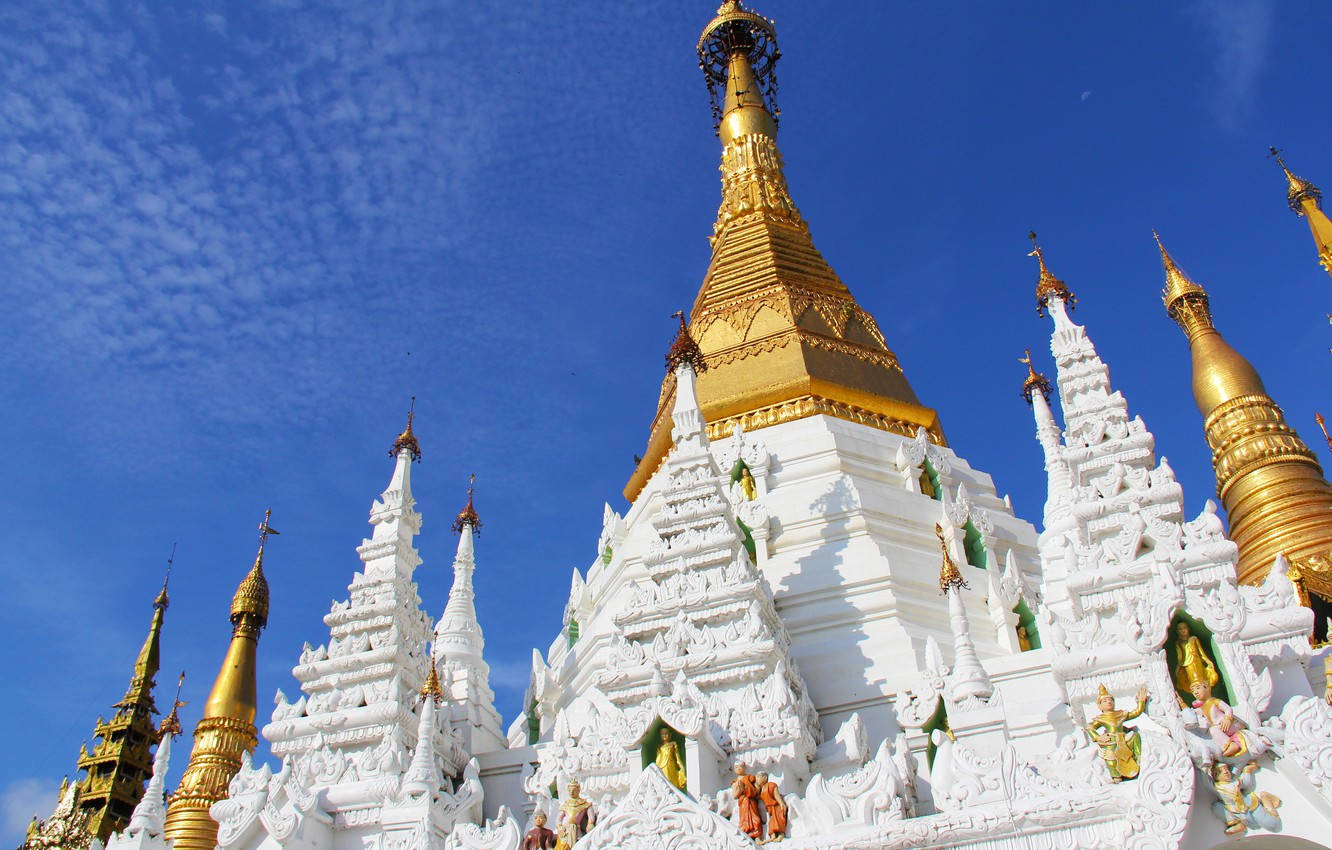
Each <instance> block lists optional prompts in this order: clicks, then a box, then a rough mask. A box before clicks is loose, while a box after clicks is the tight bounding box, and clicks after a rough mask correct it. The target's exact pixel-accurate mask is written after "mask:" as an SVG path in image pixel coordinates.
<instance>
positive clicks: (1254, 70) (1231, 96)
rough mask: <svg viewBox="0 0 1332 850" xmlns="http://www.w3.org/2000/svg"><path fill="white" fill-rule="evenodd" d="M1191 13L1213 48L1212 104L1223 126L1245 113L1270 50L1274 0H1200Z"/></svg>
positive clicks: (1241, 118) (1229, 125) (1231, 124)
mask: <svg viewBox="0 0 1332 850" xmlns="http://www.w3.org/2000/svg"><path fill="white" fill-rule="evenodd" d="M1194 9H1195V13H1196V14H1197V16H1198V17H1199V20H1200V21H1201V22H1202V24H1203V28H1204V29H1205V30H1206V31H1207V34H1208V35H1209V36H1210V38H1211V40H1212V42H1213V46H1214V47H1215V48H1216V51H1217V53H1216V64H1215V71H1216V76H1217V83H1218V84H1217V86H1216V90H1215V98H1214V101H1213V106H1214V108H1215V109H1216V111H1217V118H1218V120H1220V122H1221V123H1222V125H1223V126H1225V127H1227V128H1230V129H1235V128H1237V127H1238V126H1239V125H1240V124H1241V123H1242V122H1243V121H1244V119H1245V118H1246V117H1247V116H1248V113H1249V111H1250V110H1251V109H1252V107H1253V104H1254V101H1255V98H1256V96H1257V93H1258V82H1259V79H1260V77H1261V75H1262V71H1263V67H1264V66H1265V65H1266V64H1267V57H1268V53H1269V52H1270V49H1271V36H1272V19H1273V17H1274V15H1275V12H1276V0H1200V2H1198V3H1197V4H1196V5H1195V6H1194Z"/></svg>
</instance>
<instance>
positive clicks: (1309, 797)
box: [110, 0, 1332, 850]
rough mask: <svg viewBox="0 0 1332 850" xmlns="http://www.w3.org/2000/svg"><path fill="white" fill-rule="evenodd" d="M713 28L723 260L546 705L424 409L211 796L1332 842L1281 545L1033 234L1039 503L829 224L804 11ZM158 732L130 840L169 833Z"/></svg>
mask: <svg viewBox="0 0 1332 850" xmlns="http://www.w3.org/2000/svg"><path fill="white" fill-rule="evenodd" d="M698 51H699V59H700V62H701V64H702V67H703V69H704V73H705V77H706V79H707V82H708V84H709V88H710V89H711V90H712V92H713V102H714V110H715V116H716V119H717V130H718V135H719V137H720V138H721V140H722V143H723V153H722V167H721V170H722V186H723V193H722V194H723V199H722V203H721V207H720V209H719V211H718V216H717V221H716V225H715V229H714V236H713V240H712V248H713V254H712V262H711V265H710V266H709V268H708V272H707V275H706V277H705V279H704V281H703V284H702V286H701V288H700V291H699V293H698V297H697V299H696V301H695V303H694V306H693V310H692V312H691V314H690V316H689V318H688V321H687V322H686V320H685V319H684V318H682V319H681V327H680V330H679V335H678V337H677V339H676V341H675V344H674V345H673V346H672V348H671V350H670V354H669V355H668V358H667V361H668V371H667V374H666V376H665V380H664V382H663V385H662V392H661V398H660V403H659V408H658V411H657V415H656V418H655V419H654V421H653V425H652V429H651V433H650V437H649V442H648V447H647V450H646V456H645V457H644V458H643V459H642V461H641V463H640V464H639V466H638V468H637V469H636V471H635V473H634V476H633V478H632V479H631V480H630V482H629V484H628V487H627V488H626V490H625V495H626V498H627V499H628V502H629V507H628V510H627V511H626V512H625V513H624V514H623V515H621V514H620V513H617V512H616V511H615V510H613V509H612V508H611V507H610V506H609V505H607V506H606V508H605V511H604V514H603V518H602V527H601V531H600V534H599V535H598V536H597V538H596V545H595V550H594V551H592V552H590V553H589V555H590V558H589V562H588V563H587V564H586V566H585V567H584V568H583V569H575V570H574V572H573V576H572V581H571V587H570V593H569V597H568V601H567V603H566V605H565V608H564V617H563V623H564V625H563V628H562V629H561V631H560V633H559V634H558V635H556V636H554V639H553V640H552V642H551V644H550V645H549V646H548V647H547V648H546V649H545V650H544V651H541V650H534V652H533V656H532V671H531V679H530V684H529V686H528V688H527V692H526V694H525V696H524V701H523V707H522V712H521V713H520V714H519V715H518V716H517V717H515V718H513V719H512V721H511V723H510V724H509V725H508V726H507V729H506V728H505V727H504V726H502V725H501V721H500V717H499V715H498V713H497V712H496V710H495V707H494V697H493V693H492V692H491V689H490V686H489V682H488V676H489V668H488V665H487V662H486V659H485V657H484V640H483V637H482V633H481V628H480V625H479V623H478V622H477V617H476V612H475V608H474V604H473V593H474V592H473V585H472V576H473V570H474V569H475V567H476V564H475V560H474V548H473V536H474V534H475V533H476V531H477V528H478V527H479V520H478V518H477V515H476V512H475V511H474V510H473V509H472V504H471V501H470V499H469V502H468V506H467V508H466V509H465V510H464V511H463V513H461V514H460V515H459V517H458V521H457V522H456V523H455V528H456V530H457V531H458V532H459V535H460V536H459V539H458V545H457V554H456V557H455V561H454V583H453V588H452V590H451V592H450V594H449V599H448V601H447V604H446V605H445V606H444V608H443V613H442V615H441V616H440V618H439V620H438V622H432V618H431V616H430V615H429V614H428V613H427V612H426V611H425V610H424V609H423V608H422V603H421V600H420V598H419V596H418V593H417V589H416V584H415V583H414V581H413V578H412V577H413V572H414V570H415V568H416V567H417V566H418V565H419V564H420V562H421V558H420V556H419V555H418V554H417V550H416V549H415V546H414V540H415V538H416V536H417V535H418V533H419V532H420V530H421V515H420V514H419V513H417V512H416V510H415V506H414V501H413V498H412V493H411V471H412V465H413V461H414V460H417V459H419V454H420V450H419V446H418V445H417V442H416V438H415V436H414V435H413V433H412V430H411V424H410V421H409V425H408V429H407V430H406V431H404V432H403V435H401V436H400V437H399V440H398V442H397V444H396V445H395V451H394V469H393V474H392V478H391V480H390V482H389V485H388V487H387V489H385V490H384V492H383V493H382V494H381V495H380V497H379V498H378V499H377V500H376V501H375V502H374V504H373V506H372V508H371V512H370V522H371V524H372V526H373V529H374V530H373V533H372V536H371V538H370V539H368V540H366V541H364V543H363V544H362V545H361V547H360V549H359V552H360V556H361V559H362V561H363V568H362V570H361V571H359V572H357V573H356V574H355V575H354V577H353V579H352V582H351V585H350V588H349V594H350V595H349V598H348V599H347V600H346V601H344V602H335V603H334V604H333V606H332V609H331V610H330V612H329V614H328V615H327V616H326V617H325V623H326V624H327V625H328V627H329V638H328V640H327V642H326V643H323V644H321V645H319V646H317V647H311V646H310V645H309V644H307V645H306V646H305V648H304V650H303V651H302V652H301V653H300V657H299V659H298V661H297V664H296V666H295V668H294V669H293V675H294V676H295V678H296V679H297V681H298V682H299V685H300V689H301V695H300V696H299V698H298V699H296V700H295V701H292V700H291V699H289V698H288V697H287V696H286V695H284V694H283V693H281V692H279V693H278V695H277V699H276V707H275V708H274V710H273V714H272V719H271V721H270V722H269V723H268V724H267V725H266V726H264V727H263V729H262V734H263V736H264V737H265V738H266V739H267V740H268V741H269V743H270V745H271V749H272V752H273V754H274V756H275V757H276V758H277V759H278V760H279V761H280V764H277V765H255V764H253V763H251V762H250V761H248V760H247V761H246V762H245V764H244V765H243V766H242V768H241V769H240V772H239V773H237V774H236V775H235V778H234V779H233V780H231V784H230V789H229V795H228V797H227V799H225V800H223V801H221V802H218V803H216V804H214V805H213V806H212V809H211V813H212V816H213V818H214V819H215V820H216V821H217V822H218V823H219V825H220V829H219V833H218V847H219V848H220V850H279V849H280V850H316V848H318V850H352V848H355V849H356V850H443V849H444V848H448V849H449V850H460V848H473V849H474V850H515V849H516V848H519V847H547V846H549V843H547V842H548V839H547V838H545V837H542V836H543V835H544V833H542V832H541V831H540V829H539V828H538V826H537V819H538V816H539V815H544V816H545V818H546V820H547V822H548V824H549V827H550V828H551V829H553V830H555V831H556V833H557V836H558V837H557V838H550V839H549V841H551V842H553V841H556V840H558V841H559V845H558V846H559V847H560V848H562V850H569V848H574V850H600V848H620V850H630V849H631V848H632V849H633V850H637V848H643V850H648V848H652V850H657V848H697V847H709V848H712V847H716V848H745V847H752V846H754V845H755V842H756V841H762V842H768V841H772V840H776V839H777V838H780V839H781V840H782V843H783V846H788V847H791V848H799V850H812V848H829V850H831V848H909V847H910V848H916V847H959V846H975V847H986V848H1000V847H1012V848H1033V847H1051V848H1055V847H1104V848H1120V847H1153V848H1155V847H1160V848H1167V847H1170V848H1173V847H1186V848H1211V847H1215V846H1218V845H1222V846H1225V844H1226V842H1228V841H1237V840H1240V839H1241V838H1242V837H1244V836H1257V835H1261V836H1263V838H1264V840H1266V841H1268V842H1275V843H1267V844H1263V845H1262V846H1271V847H1282V846H1285V847H1290V848H1298V847H1309V846H1320V845H1319V844H1318V842H1320V841H1323V840H1325V838H1326V836H1328V835H1332V706H1330V705H1329V704H1328V703H1327V702H1326V701H1325V699H1324V691H1323V681H1322V670H1323V658H1322V654H1316V653H1314V652H1313V651H1312V650H1311V649H1310V643H1309V640H1308V635H1309V634H1310V631H1311V626H1312V619H1313V617H1312V613H1311V612H1310V610H1309V609H1308V608H1307V607H1304V606H1302V605H1301V604H1300V603H1301V592H1300V590H1299V588H1298V587H1297V585H1296V584H1295V583H1293V582H1292V580H1291V573H1290V571H1289V570H1288V565H1287V563H1286V560H1285V559H1284V558H1282V557H1277V558H1276V559H1275V562H1274V563H1273V564H1272V565H1271V568H1270V570H1269V571H1268V572H1267V573H1266V578H1265V579H1263V580H1262V581H1261V583H1259V584H1253V585H1240V584H1239V583H1238V582H1237V579H1236V564H1237V557H1238V555H1237V548H1236V545H1235V544H1234V543H1233V542H1231V541H1230V540H1229V539H1228V538H1227V536H1226V533H1225V529H1224V527H1223V524H1222V522H1221V519H1220V518H1219V517H1218V515H1217V509H1216V506H1215V505H1214V504H1213V503H1212V502H1210V501H1209V502H1207V503H1206V505H1205V507H1203V508H1202V510H1201V512H1200V513H1198V515H1197V516H1196V518H1193V519H1189V518H1188V515H1187V514H1186V511H1185V505H1184V494H1183V492H1182V489H1181V487H1180V485H1179V484H1178V482H1176V480H1175V478H1174V474H1173V472H1172V471H1171V469H1170V467H1169V465H1168V464H1167V463H1166V461H1165V459H1164V458H1160V459H1158V458H1157V456H1156V453H1155V445H1154V438H1153V436H1152V434H1151V432H1150V431H1149V430H1147V427H1146V425H1145V424H1144V423H1143V422H1142V420H1141V419H1139V418H1136V417H1130V415H1129V412H1128V407H1127V404H1126V402H1125V400H1124V397H1123V396H1122V395H1121V394H1120V393H1119V392H1117V391H1115V390H1114V389H1113V388H1112V386H1111V383H1110V376H1109V371H1108V369H1107V367H1106V365H1105V363H1103V362H1102V361H1101V359H1100V357H1099V356H1098V355H1097V352H1096V349H1095V348H1094V347H1093V345H1092V343H1091V340H1090V338H1089V337H1088V335H1087V333H1086V331H1085V329H1084V328H1083V327H1081V326H1079V325H1077V324H1074V322H1073V321H1072V319H1071V318H1070V313H1069V311H1070V310H1071V308H1072V306H1073V298H1072V295H1071V293H1070V292H1069V290H1068V287H1067V286H1065V285H1064V284H1063V283H1062V282H1061V281H1059V280H1058V279H1057V278H1055V277H1054V275H1053V274H1052V273H1051V272H1050V271H1049V270H1048V268H1047V267H1046V264H1045V259H1044V256H1043V255H1042V253H1041V251H1040V248H1039V247H1038V248H1037V250H1036V252H1035V255H1036V256H1037V258H1038V261H1039V273H1040V278H1039V282H1038V288H1037V293H1038V299H1039V303H1040V305H1041V309H1042V311H1043V312H1048V315H1049V318H1050V320H1051V321H1052V323H1053V329H1052V334H1051V340H1050V350H1051V352H1052V354H1053V356H1054V361H1055V365H1056V370H1057V372H1056V382H1055V383H1056V385H1057V395H1058V398H1059V408H1060V411H1061V416H1062V425H1061V424H1060V421H1059V419H1057V418H1056V413H1055V411H1054V410H1053V409H1052V407H1051V406H1050V404H1049V400H1048V399H1049V395H1050V393H1051V391H1052V389H1053V388H1052V387H1051V385H1050V384H1049V383H1048V382H1047V381H1046V380H1045V379H1044V378H1043V377H1041V376H1040V375H1039V374H1037V372H1036V370H1035V368H1034V367H1031V369H1030V374H1029V376H1028V380H1027V383H1026V385H1025V386H1024V394H1025V395H1026V397H1027V399H1028V401H1029V402H1030V403H1031V406H1032V411H1033V415H1034V417H1035V428H1036V435H1037V439H1038V441H1039V443H1040V446H1041V448H1042V449H1043V451H1044V456H1045V465H1046V471H1047V473H1048V477H1049V495H1048V498H1047V501H1046V504H1045V509H1044V513H1043V516H1042V530H1040V531H1039V532H1038V530H1037V528H1035V527H1033V526H1032V525H1031V524H1030V523H1028V522H1026V521H1024V520H1022V519H1020V518H1018V517H1017V516H1016V515H1015V514H1014V511H1013V508H1012V505H1011V504H1010V503H1009V501H1008V499H1007V498H1006V497H1003V498H1001V497H1000V496H999V495H998V493H997V492H996V489H995V486H994V483H993V481H992V479H991V478H990V476H989V475H987V474H986V473H984V472H982V471H980V470H977V469H974V468H973V467H972V466H971V465H970V464H969V463H967V461H966V460H965V459H964V458H963V457H961V456H960V455H959V454H958V453H957V452H956V451H955V450H954V449H953V448H952V447H950V446H949V444H948V442H947V439H946V438H945V436H944V432H943V428H942V425H941V424H940V421H939V417H938V415H937V414H936V413H935V411H934V410H933V409H931V408H929V407H927V406H926V405H925V404H923V403H922V401H921V400H920V399H919V398H917V396H916V395H915V393H914V391H913V390H912V388H911V387H910V385H909V384H908V382H907V380H906V377H905V375H904V374H903V371H902V368H901V366H900V364H899V363H898V361H897V358H896V356H895V355H894V354H893V352H892V351H891V350H890V349H889V347H888V345H887V343H886V341H885V340H884V338H883V335H882V333H881V332H880V330H879V328H878V325H877V323H876V322H875V321H874V319H873V317H871V316H870V315H869V314H868V313H866V312H865V311H864V310H863V309H862V308H861V307H860V306H859V305H858V304H857V303H856V301H855V299H854V298H853V297H852V295H851V293H850V291H849V290H848V289H847V287H846V286H845V285H844V284H843V283H842V282H841V280H840V279H839V278H838V277H837V276H836V274H835V273H834V272H833V271H832V269H831V268H830V267H829V266H828V264H827V263H826V262H825V261H824V260H823V258H822V256H821V255H820V254H819V252H818V251H817V250H816V249H815V248H814V245H813V242H812V240H811V238H810V234H809V228H808V225H807V224H806V222H805V221H804V220H803V218H802V217H801V215H800V212H799V210H798V209H797V207H796V205H795V203H794V202H793V201H792V199H791V197H790V194H789V192H788V189H787V185H786V181H785V178H784V176H783V173H782V168H783V165H782V160H781V156H780V154H779V152H778V149H777V145H776V137H777V126H776V120H775V115H776V114H777V111H776V106H775V94H776V93H775V84H774V82H773V81H774V77H773V69H774V66H775V63H776V61H777V58H778V55H779V54H778V51H777V46H776V32H775V29H774V27H773V25H772V23H771V22H770V21H768V20H766V19H764V18H762V17H761V16H759V15H757V14H755V13H753V12H752V11H750V10H748V9H745V8H744V7H743V6H742V5H741V3H740V2H738V0H726V2H725V3H723V4H722V7H721V8H720V9H719V10H718V13H717V16H716V17H715V18H714V19H713V20H712V21H711V22H710V23H709V24H708V26H707V28H706V29H705V30H704V32H703V35H702V38H701V39H700V41H699V45H698ZM1195 688H1196V689H1195ZM1194 697H1196V699H1194ZM1112 703H1113V705H1112ZM164 751H165V746H164V750H163V752H159V759H158V764H156V765H155V767H154V779H153V783H154V784H152V785H150V787H149V790H148V793H147V795H146V796H145V798H144V801H143V803H142V804H141V806H140V808H141V809H142V811H136V813H135V817H134V819H133V821H132V823H131V825H130V828H129V831H128V832H127V833H126V834H124V835H118V836H115V837H113V839H112V843H111V845H110V846H111V847H113V848H123V850H128V848H135V850H165V848H166V847H168V846H169V842H167V841H166V840H165V838H163V837H162V826H161V823H162V815H161V809H162V805H161V803H162V801H161V794H162V791H163V788H162V783H161V781H160V779H161V777H162V776H163V775H164V771H165V759H166V756H165V754H164ZM758 774H764V775H765V776H766V782H759V781H755V777H756V776H757V775H758ZM571 826H573V827H574V828H572V829H571ZM529 834H531V835H533V836H535V838H530V839H525V838H524V836H527V835H529ZM533 841H535V842H536V843H533ZM1251 846H1258V845H1251Z"/></svg>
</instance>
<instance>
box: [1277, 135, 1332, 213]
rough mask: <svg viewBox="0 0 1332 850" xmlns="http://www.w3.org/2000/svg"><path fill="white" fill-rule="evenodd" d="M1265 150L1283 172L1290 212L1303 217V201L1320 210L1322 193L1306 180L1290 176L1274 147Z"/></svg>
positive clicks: (1284, 162) (1279, 153)
mask: <svg viewBox="0 0 1332 850" xmlns="http://www.w3.org/2000/svg"><path fill="white" fill-rule="evenodd" d="M1267 150H1268V154H1267V155H1268V156H1269V157H1271V158H1272V159H1275V160H1276V163H1277V165H1279V166H1281V170H1282V171H1283V172H1285V175H1286V186H1287V191H1286V203H1288V204H1290V208H1291V210H1293V211H1294V213H1295V214H1296V215H1300V216H1302V215H1304V214H1305V213H1306V210H1305V207H1304V202H1305V201H1311V202H1313V205H1314V207H1315V208H1320V209H1321V205H1322V201H1323V193H1322V192H1320V191H1319V190H1318V187H1317V186H1315V185H1314V184H1312V183H1310V182H1309V181H1308V180H1305V179H1304V178H1302V177H1296V176H1295V175H1294V174H1292V173H1291V171H1290V169H1289V168H1287V167H1286V161H1285V160H1284V159H1282V158H1281V151H1279V150H1277V148H1276V147H1275V146H1273V147H1269V148H1268V149H1267Z"/></svg>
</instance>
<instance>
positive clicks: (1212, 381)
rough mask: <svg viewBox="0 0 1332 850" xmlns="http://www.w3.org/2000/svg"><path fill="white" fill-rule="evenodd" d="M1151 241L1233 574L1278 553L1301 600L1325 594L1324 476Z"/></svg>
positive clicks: (1200, 295)
mask: <svg viewBox="0 0 1332 850" xmlns="http://www.w3.org/2000/svg"><path fill="white" fill-rule="evenodd" d="M1156 241H1157V246H1158V247H1160V249H1161V261H1162V263H1163V264H1164V265H1165V279H1166V282H1165V291H1164V293H1163V295H1162V298H1163V300H1164V302H1165V308H1166V312H1167V313H1168V314H1169V315H1170V318H1172V319H1174V320H1175V322H1176V323H1177V324H1178V325H1179V326H1180V327H1181V328H1182V329H1183V330H1184V333H1185V334H1187V335H1188V338H1189V349H1190V351H1191V352H1192V355H1193V397H1194V400H1195V401H1196V402H1197V404H1198V410H1199V411H1201V412H1202V415H1203V429H1204V430H1205V432H1206V435H1207V443H1208V445H1209V446H1211V448H1212V466H1213V468H1214V469H1215V470H1216V491H1217V494H1218V495H1219V496H1220V497H1221V503H1222V504H1223V505H1224V506H1225V509H1226V514H1227V516H1228V517H1229V519H1230V538H1231V539H1232V540H1234V541H1235V543H1236V545H1238V546H1239V579H1240V581H1241V582H1243V583H1245V584H1257V583H1259V582H1261V581H1262V580H1263V579H1264V578H1265V577H1266V576H1267V572H1268V570H1269V569H1270V568H1271V566H1272V561H1273V559H1275V558H1276V556H1277V555H1278V554H1281V553H1284V554H1285V555H1286V557H1287V558H1288V559H1289V561H1290V565H1291V578H1292V579H1293V580H1295V582H1296V586H1297V587H1299V588H1300V594H1301V598H1302V599H1303V600H1304V601H1305V603H1306V604H1308V601H1309V600H1308V594H1309V593H1310V592H1312V593H1316V594H1317V595H1319V596H1321V597H1323V598H1324V599H1332V486H1329V485H1328V483H1327V481H1326V480H1325V479H1324V478H1323V470H1322V467H1320V466H1319V465H1318V460H1317V458H1316V457H1315V456H1314V453H1313V452H1312V451H1310V449H1309V447H1308V446H1307V445H1306V444H1305V443H1304V441H1303V440H1301V439H1300V436H1299V435H1298V434H1296V433H1295V430H1294V429H1293V428H1291V427H1290V425H1289V424H1287V422H1286V417H1285V415H1284V414H1283V413H1282V412H1281V408H1280V407H1278V406H1277V403H1276V402H1275V401H1273V400H1272V397H1271V396H1269V395H1268V394H1267V390H1266V389H1265V388H1264V387H1263V381H1262V379H1261V378H1260V377H1258V371H1257V370H1256V369H1254V368H1253V366H1252V365H1251V364H1250V363H1249V361H1247V360H1245V359H1244V358H1243V357H1242V356H1240V354H1239V352H1237V351H1236V350H1235V349H1234V348H1231V346H1230V344H1229V343H1227V342H1226V341H1225V339H1223V338H1222V336H1221V334H1220V333H1219V332H1218V331H1217V329H1216V327H1215V326H1214V325H1213V324H1212V314H1211V308H1210V300H1209V298H1208V295H1207V291H1206V290H1205V289H1203V288H1202V287H1201V286H1199V285H1198V284H1197V283H1195V282H1194V281H1193V280H1192V279H1190V278H1189V277H1188V276H1187V275H1186V274H1184V272H1183V271H1182V270H1181V269H1180V267H1179V266H1178V265H1177V264H1176V263H1175V261H1174V259H1172V258H1171V256H1170V254H1169V253H1167V252H1166V249H1165V247H1164V246H1163V245H1161V240H1160V239H1159V238H1158V239H1157V240H1156Z"/></svg>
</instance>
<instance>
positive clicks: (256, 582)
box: [231, 550, 268, 627]
mask: <svg viewBox="0 0 1332 850" xmlns="http://www.w3.org/2000/svg"><path fill="white" fill-rule="evenodd" d="M246 614H250V615H253V616H255V617H257V618H258V619H259V625H260V626H261V627H262V626H264V625H266V624H267V623H268V579H266V578H265V577H264V553H263V550H260V552H259V554H258V555H257V556H256V557H255V559H254V566H253V567H250V572H249V573H247V574H246V576H245V578H243V579H241V583H240V584H239V585H238V586H237V587H236V595H235V596H233V597H232V598H231V620H232V622H233V623H234V622H236V621H237V620H238V619H239V618H240V617H242V616H244V615H246Z"/></svg>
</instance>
